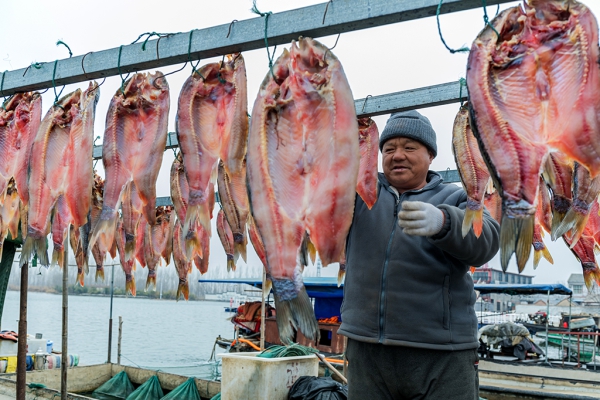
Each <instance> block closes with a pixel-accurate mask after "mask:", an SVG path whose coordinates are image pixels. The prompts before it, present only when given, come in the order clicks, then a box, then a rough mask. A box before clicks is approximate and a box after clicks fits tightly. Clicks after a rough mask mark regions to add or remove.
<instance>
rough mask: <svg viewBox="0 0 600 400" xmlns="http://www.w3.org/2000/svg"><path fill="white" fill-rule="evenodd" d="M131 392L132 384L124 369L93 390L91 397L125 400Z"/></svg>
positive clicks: (103, 399)
mask: <svg viewBox="0 0 600 400" xmlns="http://www.w3.org/2000/svg"><path fill="white" fill-rule="evenodd" d="M132 392H133V385H132V384H131V381H130V380H129V377H128V376H127V374H126V373H125V371H121V372H119V373H118V374H116V375H115V376H113V377H112V378H111V379H109V380H108V381H107V382H106V383H104V385H102V386H100V387H99V388H98V389H96V390H94V392H93V393H92V397H93V398H95V399H100V400H116V399H122V400H125V399H127V396H129V395H130V394H131V393H132Z"/></svg>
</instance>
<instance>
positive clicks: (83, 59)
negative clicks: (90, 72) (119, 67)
mask: <svg viewBox="0 0 600 400" xmlns="http://www.w3.org/2000/svg"><path fill="white" fill-rule="evenodd" d="M92 53H93V51H88V52H87V53H85V54H84V55H83V58H82V59H81V70H82V71H83V75H85V77H86V78H87V71H86V70H85V67H84V66H83V62H84V61H85V58H86V57H87V56H88V55H90V54H92ZM104 82H106V77H104V79H102V82H101V83H100V84H99V85H98V86H96V89H94V90H97V89H99V88H100V86H102V85H104Z"/></svg>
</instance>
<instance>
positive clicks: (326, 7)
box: [321, 0, 333, 25]
mask: <svg viewBox="0 0 600 400" xmlns="http://www.w3.org/2000/svg"><path fill="white" fill-rule="evenodd" d="M329 4H333V0H329V1H328V2H327V4H326V5H325V12H324V13H323V22H322V23H321V25H325V16H327V10H328V9H329Z"/></svg>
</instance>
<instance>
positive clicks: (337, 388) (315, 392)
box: [288, 376, 348, 400]
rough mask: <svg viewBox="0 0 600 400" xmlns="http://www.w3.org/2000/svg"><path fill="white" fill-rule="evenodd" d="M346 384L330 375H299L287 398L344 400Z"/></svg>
mask: <svg viewBox="0 0 600 400" xmlns="http://www.w3.org/2000/svg"><path fill="white" fill-rule="evenodd" d="M347 398H348V386H346V385H342V384H341V383H338V382H336V381H334V380H333V379H332V378H331V377H327V378H317V377H316V376H301V377H300V378H298V380H297V381H296V382H295V383H294V385H293V386H292V388H291V389H290V393H289V394H288V400H346V399H347Z"/></svg>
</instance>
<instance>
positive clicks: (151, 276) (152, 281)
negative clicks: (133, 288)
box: [146, 271, 156, 290]
mask: <svg viewBox="0 0 600 400" xmlns="http://www.w3.org/2000/svg"><path fill="white" fill-rule="evenodd" d="M148 288H151V289H152V290H156V271H148V278H146V290H148Z"/></svg>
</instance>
